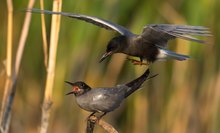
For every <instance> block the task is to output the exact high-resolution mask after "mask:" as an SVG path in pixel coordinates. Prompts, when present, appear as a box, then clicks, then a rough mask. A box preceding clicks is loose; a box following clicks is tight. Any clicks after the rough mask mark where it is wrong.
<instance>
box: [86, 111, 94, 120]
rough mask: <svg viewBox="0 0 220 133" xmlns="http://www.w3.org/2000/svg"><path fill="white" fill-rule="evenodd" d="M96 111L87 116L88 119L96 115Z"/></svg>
mask: <svg viewBox="0 0 220 133" xmlns="http://www.w3.org/2000/svg"><path fill="white" fill-rule="evenodd" d="M95 113H96V112H93V113H92V114H90V115H89V116H88V117H87V119H86V120H89V119H90V117H91V116H95V115H94V114H95Z"/></svg>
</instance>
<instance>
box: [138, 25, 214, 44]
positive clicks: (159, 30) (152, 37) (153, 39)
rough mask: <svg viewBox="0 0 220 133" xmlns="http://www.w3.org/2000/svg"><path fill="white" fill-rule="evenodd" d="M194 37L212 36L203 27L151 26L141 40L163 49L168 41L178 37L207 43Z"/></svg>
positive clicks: (145, 28)
mask: <svg viewBox="0 0 220 133" xmlns="http://www.w3.org/2000/svg"><path fill="white" fill-rule="evenodd" d="M192 36H211V33H210V32H209V31H208V28H206V27H203V26H188V25H170V24H149V25H146V26H145V27H144V29H143V32H142V34H141V35H140V38H141V39H144V40H145V41H147V42H150V43H154V44H157V45H160V46H163V47H164V46H166V43H167V41H168V40H170V39H175V38H177V37H179V38H182V39H185V40H189V41H194V42H198V43H206V42H205V41H204V40H200V39H198V38H194V37H192Z"/></svg>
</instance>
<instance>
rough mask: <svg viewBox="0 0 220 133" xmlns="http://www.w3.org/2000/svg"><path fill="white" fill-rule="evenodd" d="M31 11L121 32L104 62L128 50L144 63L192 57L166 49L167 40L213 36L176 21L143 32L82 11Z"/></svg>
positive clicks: (201, 27)
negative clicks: (78, 12) (135, 31)
mask: <svg viewBox="0 0 220 133" xmlns="http://www.w3.org/2000/svg"><path fill="white" fill-rule="evenodd" d="M27 11H28V12H33V13H44V14H58V15H63V16H67V17H70V18H76V19H79V20H83V21H86V22H88V23H92V24H94V25H97V26H99V27H101V28H105V29H107V30H113V31H116V32H118V33H119V34H121V35H120V36H116V37H114V38H112V39H111V40H110V41H109V42H108V45H107V49H106V52H105V53H104V54H103V56H102V57H101V59H100V62H102V61H103V60H104V59H105V58H106V57H108V56H110V55H112V54H114V53H124V54H127V55H129V56H136V57H139V58H140V61H138V60H132V62H133V63H134V64H142V61H143V59H145V60H146V61H147V62H149V63H151V62H154V61H156V60H158V59H166V58H173V59H175V60H180V61H182V60H186V59H188V58H190V57H189V56H187V55H182V54H177V53H175V52H172V51H169V50H167V49H166V46H167V43H168V41H169V40H171V39H175V38H182V39H185V40H189V41H194V42H198V43H206V42H205V41H204V40H200V39H197V38H194V37H192V35H193V36H210V35H211V34H210V32H209V31H208V28H206V27H203V26H188V25H172V24H148V25H146V26H144V28H143V31H142V33H141V34H140V35H137V34H134V33H132V32H130V31H129V30H128V29H126V28H124V27H122V26H120V25H117V24H115V23H112V22H110V21H107V20H104V19H100V18H97V17H92V16H86V15H82V14H72V13H66V12H52V11H48V10H40V9H28V10H27Z"/></svg>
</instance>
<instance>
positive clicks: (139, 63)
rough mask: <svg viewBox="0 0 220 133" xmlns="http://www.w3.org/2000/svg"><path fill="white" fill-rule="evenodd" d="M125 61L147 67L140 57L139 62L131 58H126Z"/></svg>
mask: <svg viewBox="0 0 220 133" xmlns="http://www.w3.org/2000/svg"><path fill="white" fill-rule="evenodd" d="M127 60H129V61H131V63H133V64H134V65H148V63H144V62H143V59H142V58H141V57H140V61H139V60H135V59H131V58H127Z"/></svg>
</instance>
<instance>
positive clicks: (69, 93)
mask: <svg viewBox="0 0 220 133" xmlns="http://www.w3.org/2000/svg"><path fill="white" fill-rule="evenodd" d="M73 93H74V92H73V91H71V92H69V93H66V95H70V94H73Z"/></svg>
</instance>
